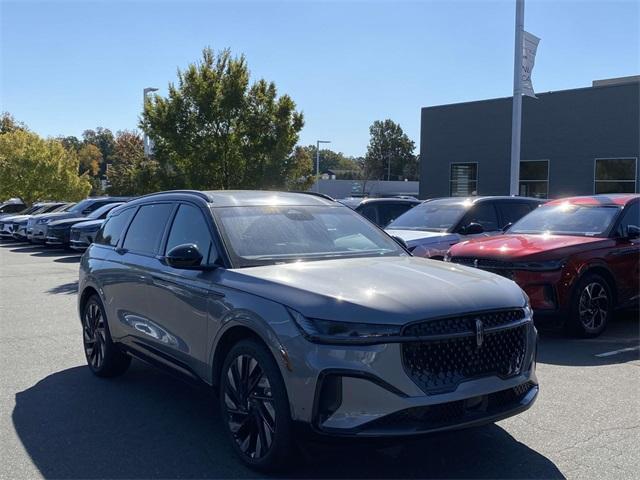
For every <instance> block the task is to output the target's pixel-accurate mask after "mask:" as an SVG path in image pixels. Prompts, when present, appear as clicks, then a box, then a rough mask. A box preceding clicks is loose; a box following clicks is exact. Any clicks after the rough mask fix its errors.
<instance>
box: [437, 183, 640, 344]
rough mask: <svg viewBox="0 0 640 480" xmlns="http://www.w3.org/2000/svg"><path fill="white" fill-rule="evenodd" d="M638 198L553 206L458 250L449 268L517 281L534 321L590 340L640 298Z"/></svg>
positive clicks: (580, 200)
mask: <svg viewBox="0 0 640 480" xmlns="http://www.w3.org/2000/svg"><path fill="white" fill-rule="evenodd" d="M639 237H640V195H637V194H635V195H634V194H618V195H594V196H588V197H573V198H564V199H561V200H554V201H551V202H548V203H547V204H545V205H544V206H542V207H540V208H537V209H536V210H534V211H532V212H531V213H529V214H528V215H526V216H525V217H523V218H522V219H520V220H519V221H518V222H516V223H515V224H514V225H513V226H511V228H509V230H507V232H506V233H505V234H504V235H499V236H496V237H488V238H479V239H475V240H469V241H466V242H462V243H459V244H457V245H454V246H453V247H451V249H450V250H449V251H448V252H447V256H446V257H445V261H450V262H453V263H459V264H462V265H468V266H473V267H477V268H481V269H483V270H488V271H491V272H494V273H497V274H499V275H502V276H505V277H508V278H510V279H512V280H514V281H515V282H516V283H517V284H518V285H520V287H521V288H522V289H523V290H524V291H525V292H526V293H527V294H528V295H529V297H530V301H531V307H532V308H533V310H534V312H535V314H536V320H544V319H553V320H554V322H556V323H557V324H560V325H563V326H564V327H566V329H567V330H568V331H570V332H571V333H574V334H577V335H580V336H586V337H593V336H597V335H599V334H600V333H602V331H603V330H604V329H605V328H606V326H607V323H608V321H609V320H610V318H611V315H612V313H613V311H614V309H615V308H617V307H625V306H632V305H637V303H638V299H639V298H640V292H639V290H640V285H639V282H640V280H639V278H640V239H639Z"/></svg>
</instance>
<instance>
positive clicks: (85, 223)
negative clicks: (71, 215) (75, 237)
mask: <svg viewBox="0 0 640 480" xmlns="http://www.w3.org/2000/svg"><path fill="white" fill-rule="evenodd" d="M103 223H104V219H102V220H101V219H98V220H87V219H80V220H78V223H74V224H73V228H82V229H88V230H93V229H96V228H100V226H101V225H102V224H103Z"/></svg>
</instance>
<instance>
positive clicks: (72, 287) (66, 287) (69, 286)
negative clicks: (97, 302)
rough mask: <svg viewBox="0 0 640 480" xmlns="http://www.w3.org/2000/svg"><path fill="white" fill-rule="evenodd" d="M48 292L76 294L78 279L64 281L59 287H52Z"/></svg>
mask: <svg viewBox="0 0 640 480" xmlns="http://www.w3.org/2000/svg"><path fill="white" fill-rule="evenodd" d="M47 293H53V294H67V295H72V294H73V295H75V294H76V293H78V280H76V281H75V282H69V283H63V284H62V285H58V286H57V287H53V288H50V289H49V290H47Z"/></svg>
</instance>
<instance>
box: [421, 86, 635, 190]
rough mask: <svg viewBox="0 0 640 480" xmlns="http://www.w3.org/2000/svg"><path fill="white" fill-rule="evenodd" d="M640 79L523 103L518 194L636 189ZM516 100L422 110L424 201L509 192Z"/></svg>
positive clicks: (552, 95) (544, 94)
mask: <svg viewBox="0 0 640 480" xmlns="http://www.w3.org/2000/svg"><path fill="white" fill-rule="evenodd" d="M639 94H640V76H634V77H625V78H618V79H609V80H597V81H594V82H593V85H592V86H591V87H587V88H577V89H572V90H562V91H558V92H547V93H540V94H537V96H538V99H535V98H529V97H524V98H523V115H522V147H521V155H520V158H521V159H522V161H521V162H520V195H529V196H537V197H549V198H553V197H561V196H566V195H583V194H593V193H613V192H638V191H640V184H639V179H638V157H639V156H640V95H639ZM511 107H512V98H511V97H508V98H497V99H491V100H481V101H476V102H468V103H459V104H452V105H441V106H435V107H425V108H423V109H422V118H421V133H420V158H421V160H422V161H421V166H420V167H421V168H420V170H421V171H420V197H421V198H428V197H442V196H449V195H453V196H468V195H508V194H509V165H510V158H511Z"/></svg>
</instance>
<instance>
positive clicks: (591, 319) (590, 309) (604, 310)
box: [568, 273, 613, 337]
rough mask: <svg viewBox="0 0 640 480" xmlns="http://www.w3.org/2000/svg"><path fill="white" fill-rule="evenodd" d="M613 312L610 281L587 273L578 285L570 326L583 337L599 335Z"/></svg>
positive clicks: (572, 330)
mask: <svg viewBox="0 0 640 480" xmlns="http://www.w3.org/2000/svg"><path fill="white" fill-rule="evenodd" d="M612 312H613V295H612V291H611V287H610V286H609V283H608V282H607V281H606V280H605V279H604V278H603V277H601V276H600V275H598V274H595V273H592V274H587V275H585V276H584V277H583V278H582V279H581V280H580V282H579V283H578V285H577V288H576V290H575V292H574V295H573V302H572V305H571V318H570V323H569V325H568V326H569V327H570V330H571V332H572V333H574V334H577V335H579V336H581V337H597V336H598V335H600V334H601V333H602V332H603V331H604V329H605V328H606V327H607V324H608V323H609V320H610V319H611V315H612Z"/></svg>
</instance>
